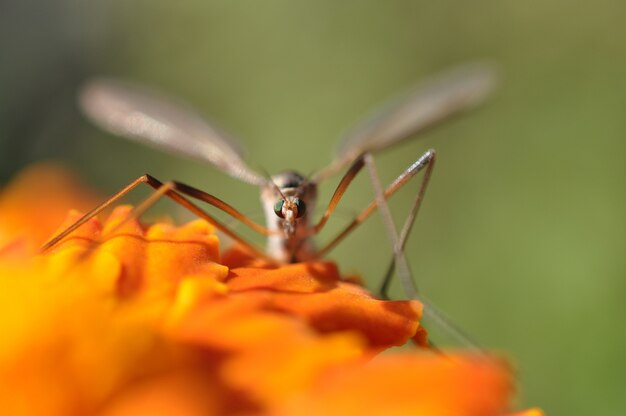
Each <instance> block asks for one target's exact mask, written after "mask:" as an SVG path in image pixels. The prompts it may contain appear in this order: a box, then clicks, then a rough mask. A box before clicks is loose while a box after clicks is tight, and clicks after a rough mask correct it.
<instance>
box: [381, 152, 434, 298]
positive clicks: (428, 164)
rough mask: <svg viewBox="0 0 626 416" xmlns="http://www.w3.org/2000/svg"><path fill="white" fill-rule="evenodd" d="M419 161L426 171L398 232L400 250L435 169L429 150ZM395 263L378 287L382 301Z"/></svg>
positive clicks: (431, 153) (388, 269)
mask: <svg viewBox="0 0 626 416" xmlns="http://www.w3.org/2000/svg"><path fill="white" fill-rule="evenodd" d="M420 159H424V165H425V166H426V170H425V171H424V175H423V176H422V181H421V184H420V188H419V191H418V192H417V194H416V195H415V199H414V200H413V203H412V204H411V209H410V211H409V214H408V215H407V217H406V220H405V221H404V225H403V226H402V230H401V231H400V236H399V237H398V240H399V241H398V243H399V244H400V248H401V249H402V250H404V246H405V245H406V242H407V239H408V237H409V234H410V232H411V230H412V229H413V224H415V218H417V214H418V212H419V209H420V207H421V205H422V201H423V200H424V194H425V193H426V188H428V183H429V182H430V177H431V175H432V173H433V169H434V168H435V160H436V158H435V151H434V150H430V151H428V152H426V153H425V154H424V155H423V156H422V157H420ZM395 264H396V262H395V261H394V258H392V259H391V261H390V262H389V266H388V267H387V272H386V273H385V277H384V278H383V280H382V283H381V285H380V289H379V293H380V295H381V297H382V298H383V299H388V298H389V297H388V290H389V284H390V283H391V277H392V276H393V271H394V268H395Z"/></svg>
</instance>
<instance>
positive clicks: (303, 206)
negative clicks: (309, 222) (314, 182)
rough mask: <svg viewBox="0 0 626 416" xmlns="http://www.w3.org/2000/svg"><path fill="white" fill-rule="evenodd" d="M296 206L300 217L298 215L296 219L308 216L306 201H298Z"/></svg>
mask: <svg viewBox="0 0 626 416" xmlns="http://www.w3.org/2000/svg"><path fill="white" fill-rule="evenodd" d="M295 205H296V209H297V210H298V215H296V218H300V217H302V216H303V215H304V214H306V204H305V203H304V201H302V200H301V199H296V200H295Z"/></svg>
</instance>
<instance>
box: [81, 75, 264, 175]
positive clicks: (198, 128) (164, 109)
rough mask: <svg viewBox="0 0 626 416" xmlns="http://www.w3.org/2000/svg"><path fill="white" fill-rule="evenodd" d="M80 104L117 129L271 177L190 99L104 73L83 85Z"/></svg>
mask: <svg viewBox="0 0 626 416" xmlns="http://www.w3.org/2000/svg"><path fill="white" fill-rule="evenodd" d="M80 105H81V107H82V109H83V111H84V112H85V114H86V115H87V116H88V117H89V118H90V119H91V120H92V121H94V122H95V123H96V124H97V125H99V126H100V127H102V128H103V129H105V130H107V131H109V132H111V133H113V134H116V135H119V136H123V137H127V138H129V139H132V140H135V141H138V142H140V143H144V144H147V145H150V146H152V147H156V148H159V149H161V150H166V151H170V152H174V153H178V154H180V155H183V156H186V157H191V158H194V159H199V160H202V161H208V162H210V163H212V164H213V165H215V166H216V167H218V168H219V169H221V170H223V171H224V172H226V173H228V174H229V175H231V176H234V177H236V178H238V179H241V180H243V181H245V182H248V183H250V184H254V185H263V184H265V183H266V180H265V178H264V177H263V176H262V175H259V174H258V173H256V172H255V171H253V170H252V169H250V168H249V167H248V166H247V165H246V163H245V162H244V161H243V151H242V148H241V146H240V145H238V144H237V143H236V142H235V141H233V140H232V139H229V138H227V137H226V136H225V135H224V134H223V133H221V132H219V131H218V130H216V129H215V128H214V127H212V126H211V125H209V124H208V123H207V122H206V121H205V120H204V119H203V118H202V117H201V116H199V115H197V114H196V113H195V112H194V111H193V110H191V109H188V108H187V107H186V106H185V105H182V104H178V103H174V101H172V100H171V99H168V98H165V97H163V96H160V95H158V94H157V93H155V92H153V91H150V90H148V89H144V88H141V87H138V86H135V85H132V84H129V83H125V82H122V81H117V80H111V79H98V80H94V81H91V82H90V83H88V84H87V85H86V86H85V87H84V88H83V89H82V91H81V94H80Z"/></svg>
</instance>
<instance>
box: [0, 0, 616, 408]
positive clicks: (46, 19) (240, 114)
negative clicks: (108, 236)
mask: <svg viewBox="0 0 626 416" xmlns="http://www.w3.org/2000/svg"><path fill="white" fill-rule="evenodd" d="M624 21H626V3H623V2H618V1H608V0H600V1H595V2H570V1H565V0H549V1H526V2H519V1H518V2H513V1H475V2H463V1H439V2H428V1H400V0H391V1H389V0H388V1H385V2H382V1H381V2H374V1H355V0H351V1H343V2H334V1H329V0H326V1H316V2H313V1H310V2H304V1H286V0H270V1H264V2H259V1H252V0H246V1H236V2H235V1H225V0H224V1H191V0H186V1H180V2H171V1H162V0H159V1H155V0H151V1H147V0H143V1H122V0H115V1H107V2H105V1H100V2H95V1H92V2H80V1H75V0H74V1H72V0H49V1H36V0H11V1H7V0H5V1H3V2H2V3H0V57H1V58H0V62H1V64H0V91H1V93H0V183H5V182H6V181H8V180H9V178H10V177H11V176H12V175H13V174H14V173H15V172H16V171H18V170H19V169H20V168H22V167H24V166H26V165H28V164H29V163H31V162H34V161H38V160H44V159H54V160H59V161H63V162H65V163H66V164H68V165H70V166H72V167H74V168H75V169H76V170H77V171H78V172H80V174H81V175H82V176H83V177H84V180H85V182H87V183H89V184H91V185H93V186H94V187H96V188H97V189H100V190H101V192H102V194H103V195H106V194H109V193H111V192H113V191H115V190H117V189H119V188H120V187H121V186H122V185H125V184H126V183H128V182H129V181H130V180H132V179H134V178H136V177H137V176H139V175H140V174H142V173H144V172H150V173H152V174H153V175H155V176H156V177H158V178H161V179H172V178H175V179H178V180H181V181H184V182H187V183H189V184H192V185H195V186H198V187H201V188H203V189H206V190H208V191H209V192H212V193H214V194H215V195H217V196H219V197H222V198H223V199H225V200H227V201H231V202H232V203H233V204H234V205H235V206H237V207H239V208H240V209H241V210H242V211H244V212H247V213H249V214H250V215H252V216H253V217H255V218H257V219H259V220H260V219H261V218H260V217H259V215H258V213H259V212H260V210H259V204H258V195H257V190H256V189H254V188H253V187H250V186H249V185H245V184H241V183H238V182H237V181H235V180H234V179H231V178H229V177H226V176H225V175H223V174H221V173H219V172H217V171H215V170H214V169H211V168H210V167H207V166H204V165H202V164H200V163H196V162H188V161H184V160H180V159H177V158H176V157H172V156H169V155H165V154H162V153H158V152H156V151H152V150H147V149H145V148H143V147H141V146H139V145H135V144H132V143H130V142H126V141H123V140H118V139H113V138H111V136H108V135H107V134H105V133H103V132H101V131H99V130H97V129H96V128H95V127H93V126H91V125H90V124H89V123H87V122H86V121H85V120H84V119H83V118H82V117H81V116H80V115H79V113H78V111H77V109H76V106H75V101H74V97H75V93H76V90H77V88H78V86H79V85H80V84H81V82H83V81H84V80H86V79H88V78H90V77H92V76H94V75H98V74H104V75H108V76H115V77H120V78H124V79H129V80H133V81H137V82H141V83H144V84H148V85H152V86H156V87H158V88H159V89H161V90H163V91H167V92H168V93H170V94H172V95H175V96H179V97H182V98H184V100H186V101H188V102H189V103H191V104H192V105H193V106H195V107H196V108H197V109H198V110H199V111H200V112H201V113H203V114H207V115H209V117H210V118H211V119H212V120H216V121H217V122H218V124H219V125H220V126H221V127H222V128H223V129H225V130H227V131H229V132H231V133H232V134H233V135H235V136H238V137H240V138H241V141H242V142H243V143H244V144H245V146H246V147H247V149H248V150H249V156H250V158H249V159H250V160H251V161H252V164H253V166H259V167H263V168H265V169H267V170H268V171H270V172H271V173H276V172H278V171H280V170H282V169H287V168H296V169H298V170H300V171H302V172H303V173H309V172H311V171H313V170H315V169H318V168H319V167H321V166H323V165H325V164H326V163H328V162H329V161H330V160H331V155H332V150H333V149H334V145H335V143H336V142H337V140H338V138H339V137H340V136H341V133H342V132H343V131H345V130H346V129H347V128H349V127H350V126H351V125H352V124H353V123H355V122H356V121H358V120H359V119H360V117H361V116H363V115H364V114H365V113H367V111H368V110H370V109H371V108H372V107H373V106H375V105H376V104H377V103H379V102H380V101H381V100H384V99H386V98H388V97H389V96H390V95H393V94H394V93H397V92H398V91H402V89H403V88H404V87H406V86H408V85H411V84H413V83H414V82H416V81H418V80H419V79H420V78H423V77H425V76H427V75H428V74H431V73H434V72H436V71H438V70H441V69H444V68H447V67H450V66H454V65H455V64H459V63H463V62H466V61H471V60H475V59H476V58H489V59H491V60H493V61H495V62H496V63H498V65H499V66H500V69H501V72H502V83H501V87H500V89H499V90H498V92H497V94H496V95H495V96H494V98H493V99H491V100H490V101H489V103H488V104H487V105H485V106H484V107H482V108H481V109H480V110H478V111H476V112H474V113H473V114H471V115H470V116H468V117H463V118H461V119H458V120H454V121H453V122H450V123H447V124H446V125H445V126H443V127H441V128H438V129H436V130H434V131H431V132H429V133H428V134H426V135H424V136H423V137H422V138H421V139H420V140H414V141H411V142H407V143H405V144H403V145H400V146H398V147H396V148H394V149H391V150H389V151H387V152H384V153H383V154H380V155H379V156H378V158H377V160H378V162H379V164H380V166H379V169H380V171H381V172H382V174H383V177H384V179H385V180H387V181H389V180H391V179H393V178H394V177H395V175H397V174H398V173H400V171H401V170H402V169H403V168H404V167H405V166H408V165H409V164H410V163H411V162H412V161H414V160H415V159H416V158H417V157H418V156H419V155H421V154H422V153H423V152H424V151H425V150H426V149H428V148H430V147H434V148H436V149H437V151H438V156H439V159H438V164H437V168H436V169H435V173H434V176H433V179H432V182H431V186H430V189H429V191H428V195H427V199H426V202H425V204H424V206H423V210H422V212H421V214H420V217H419V218H418V222H417V225H416V227H415V232H414V235H413V239H412V241H411V242H410V244H409V245H408V248H407V251H408V255H409V258H410V261H411V263H412V266H413V269H414V271H415V274H416V276H417V277H418V279H419V284H420V287H421V290H422V292H423V293H425V294H426V295H427V296H428V297H429V298H431V299H432V300H433V301H434V302H435V303H436V304H437V305H439V307H440V308H441V309H442V310H444V311H446V312H447V314H448V315H450V316H451V317H452V318H453V319H454V321H455V322H457V323H458V324H459V325H460V326H461V327H463V328H465V330H466V331H467V332H468V333H470V334H472V336H473V338H475V339H477V340H479V341H480V342H481V343H482V344H484V345H486V346H488V347H489V348H493V349H496V350H502V351H506V353H507V354H508V355H509V356H510V357H512V359H513V360H514V362H515V363H516V366H517V368H518V372H519V377H520V402H521V403H519V405H520V406H530V405H538V406H541V407H542V408H544V409H545V410H547V412H548V413H549V414H552V415H560V414H562V415H573V414H581V415H583V414H594V415H621V414H624V411H625V410H624V408H625V407H626V400H625V398H624V391H625V389H626V359H625V357H624V353H625V352H626V335H625V334H624V326H623V322H624V317H625V316H626V306H625V302H624V296H623V295H624V293H625V291H626V279H625V272H626V267H625V266H626V256H625V255H626V244H625V236H624V234H625V231H626V226H625V220H624V213H625V212H626V186H625V185H626V164H625V163H624V160H625V158H624V156H626V140H625V139H626V116H625V110H626V82H625V78H626V25H624ZM336 180H337V179H333V180H331V181H329V183H327V184H325V186H324V187H323V189H322V196H321V199H322V201H324V200H326V199H327V198H328V197H329V196H330V194H331V193H332V190H333V183H334V182H336ZM408 188H411V189H407V190H405V192H403V193H402V194H400V195H399V196H398V198H396V199H394V202H393V209H394V211H395V212H396V214H397V215H398V219H400V218H401V217H402V214H403V213H404V212H405V211H406V209H407V208H408V203H409V201H410V199H411V197H412V194H411V193H412V192H414V191H415V185H413V186H409V187H408ZM146 194H147V190H145V189H144V190H141V191H137V192H136V193H135V194H134V195H133V197H130V198H129V200H130V201H137V200H139V199H141V198H142V197H144V196H145V195H146ZM371 197H372V192H371V187H370V186H369V184H368V183H367V181H366V175H363V178H360V179H359V180H358V181H357V183H356V185H355V186H354V188H353V189H351V190H350V191H349V193H348V194H347V196H346V201H345V203H342V205H341V207H342V209H341V210H340V211H341V212H340V215H338V216H337V218H335V219H334V220H333V221H332V223H331V224H330V226H329V228H328V230H326V232H325V233H324V235H323V236H321V240H327V239H329V238H330V236H332V235H333V230H337V229H338V227H339V226H340V225H341V224H342V223H345V222H346V221H347V220H348V219H349V218H350V216H351V215H353V213H354V212H356V211H357V210H358V209H359V208H360V207H363V206H364V204H365V203H366V202H367V201H368V200H369V199H370V198H371ZM155 212H157V213H159V212H160V213H163V212H166V213H168V214H169V215H171V216H173V217H174V218H177V219H179V220H183V219H186V218H188V216H187V215H186V214H184V213H183V212H182V211H181V210H180V209H178V208H176V207H174V206H172V205H169V204H167V203H163V204H161V205H160V206H159V207H157V208H155V211H153V214H152V215H154V213H155ZM331 257H332V258H333V259H335V260H337V261H338V262H339V263H340V265H341V268H342V270H343V271H345V272H348V273H350V272H361V273H362V274H363V275H364V276H365V278H366V279H367V280H368V282H370V284H371V285H372V286H375V283H374V282H376V281H377V280H378V279H379V278H380V276H381V274H382V273H383V271H384V269H385V266H386V264H387V262H388V260H389V258H390V249H389V247H388V245H387V243H386V237H385V234H384V231H383V228H382V226H381V221H380V219H379V218H373V219H371V220H370V221H368V224H367V225H366V226H364V227H363V228H362V229H360V230H358V231H357V232H355V234H354V235H352V236H351V237H350V238H348V239H347V240H346V241H345V242H344V243H343V244H342V245H341V246H340V248H338V249H337V250H336V251H335V252H333V253H332V256H331ZM394 293H396V295H397V296H400V291H399V290H398V288H397V287H396V288H394Z"/></svg>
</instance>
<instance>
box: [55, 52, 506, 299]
mask: <svg viewBox="0 0 626 416" xmlns="http://www.w3.org/2000/svg"><path fill="white" fill-rule="evenodd" d="M494 80H495V76H494V71H493V69H492V68H491V67H490V66H488V65H484V64H471V65H465V66H462V67H459V68H456V69H453V70H451V71H448V72H444V73H442V74H440V75H438V76H435V77H434V78H432V79H430V80H428V81H426V82H424V83H422V84H421V85H419V86H418V87H417V88H415V89H412V90H410V91H409V92H408V93H406V94H404V95H402V96H401V97H399V98H397V99H396V100H393V101H391V102H390V103H389V104H387V105H385V106H383V107H381V108H380V109H379V110H378V111H376V112H374V113H373V115H372V116H370V117H369V118H367V119H366V120H365V121H364V122H362V123H361V124H359V125H357V127H356V128H355V129H354V130H352V131H351V132H350V133H348V134H347V135H346V136H345V137H344V138H343V140H342V141H341V142H340V145H339V148H338V152H337V155H336V158H335V160H334V161H333V162H332V163H331V164H330V165H329V166H327V167H326V168H324V169H321V170H320V171H318V172H317V173H315V174H314V175H312V176H311V177H308V178H307V177H305V176H304V175H301V174H299V173H297V172H295V171H286V172H283V173H279V174H277V175H274V176H271V177H267V176H266V175H262V174H260V173H258V172H256V171H255V170H254V169H252V168H250V167H249V166H248V165H247V164H246V163H245V162H244V159H243V156H242V154H243V152H242V148H241V146H240V145H239V144H238V143H237V142H236V141H234V140H233V139H231V138H228V137H227V136H226V135H225V134H224V133H222V132H221V131H219V130H218V129H216V128H215V127H214V126H212V125H211V124H209V123H208V122H206V121H205V120H204V119H203V118H202V117H200V116H199V115H197V114H196V113H195V112H194V111H192V110H191V109H189V108H187V107H186V106H184V105H182V104H175V103H174V101H172V100H170V99H168V98H165V97H163V96H161V95H159V94H157V93H155V92H153V91H150V90H148V89H144V88H141V87H137V86H134V85H131V84H127V83H124V82H121V81H116V80H107V79H100V80H95V81H92V82H91V83H89V84H87V85H86V86H85V88H84V89H83V90H82V93H81V95H80V104H81V107H82V109H83V111H84V113H85V114H86V115H87V116H88V117H89V118H90V119H91V120H92V121H93V122H95V123H96V124H97V125H99V126H100V127H102V128H103V129H104V130H107V131H109V132H111V133H114V134H117V135H119V136H123V137H126V138H128V139H131V140H135V141H138V142H141V143H144V144H147V145H150V146H153V147H156V148H159V149H162V150H165V151H169V152H172V153H177V154H180V155H182V156H186V157H191V158H195V159H199V160H201V161H205V162H208V163H210V164H211V165H213V166H215V167H217V168H218V169H220V170H222V171H223V172H225V173H227V174H229V175H231V176H233V177H235V178H237V179H239V180H241V181H244V182H247V183H249V184H251V185H255V186H258V187H260V190H261V201H262V204H263V209H264V212H265V218H266V224H265V225H262V224H258V223H256V222H255V221H253V220H251V219H250V218H249V217H247V216H246V215H244V214H242V213H241V212H240V211H238V210H237V209H235V208H234V207H233V206H231V205H230V204H228V203H226V202H224V201H222V200H221V199H219V198H217V197H216V196H214V195H211V194H209V193H207V192H204V191H202V190H200V189H197V188H194V187H192V186H189V185H186V184H184V183H181V182H177V181H170V182H161V181H160V180H158V179H156V178H155V177H153V176H151V175H148V174H146V175H143V176H141V177H139V178H137V179H136V180H134V181H133V182H131V183H130V184H128V185H127V186H126V187H124V188H123V189H121V190H120V191H119V192H117V193H116V194H114V195H113V196H111V197H110V198H109V199H107V200H106V201H104V202H103V203H102V204H100V205H99V206H97V207H96V208H94V209H93V210H92V211H90V212H88V213H87V214H85V216H83V217H82V218H81V219H79V220H78V221H77V222H76V223H75V224H73V225H72V226H70V227H69V228H67V229H66V230H64V231H63V232H61V233H60V234H58V235H57V236H56V237H54V238H53V239H51V240H50V241H49V242H47V243H46V244H45V245H44V247H43V250H47V249H49V248H51V247H53V246H54V245H55V244H57V243H58V242H60V241H61V240H62V239H63V238H65V237H66V236H67V235H69V234H70V233H71V232H72V231H74V230H75V229H76V228H78V227H80V226H81V225H82V224H84V223H85V222H86V221H87V220H89V219H90V218H91V217H93V216H95V215H97V214H98V213H100V212H101V211H102V210H103V209H105V208H106V207H108V206H109V205H111V204H113V203H114V202H116V201H117V200H119V199H120V198H122V197H123V196H124V195H126V194H127V193H128V192H130V191H131V190H132V189H133V188H135V187H136V186H138V185H139V184H141V183H145V184H147V185H149V186H151V187H152V188H154V189H155V190H156V193H155V194H153V196H152V197H151V198H149V200H146V201H145V203H144V204H142V205H143V206H144V208H145V206H148V205H150V204H151V203H153V202H154V201H155V200H156V199H158V198H159V197H161V196H163V195H165V196H168V197H170V198H171V199H173V200H174V201H176V202H177V203H179V204H181V205H182V206H184V207H185V208H187V209H189V210H190V211H192V212H193V213H195V214H197V215H198V216H199V217H202V218H204V219H206V220H207V221H208V222H210V223H212V224H213V225H214V226H215V227H216V228H217V229H219V230H220V231H222V232H223V233H225V234H226V235H228V236H229V237H230V238H232V239H233V240H234V241H236V242H238V243H240V244H242V245H244V246H246V247H247V248H248V249H249V250H251V251H252V252H253V253H255V254H256V255H258V256H260V257H264V258H266V259H268V260H271V261H274V262H277V263H287V262H298V261H306V260H312V259H316V258H320V257H323V256H325V255H326V254H327V253H328V252H329V251H330V250H331V249H332V248H333V247H335V246H336V245H337V244H338V243H339V242H340V241H341V240H343V239H344V238H345V237H346V236H347V235H348V234H349V233H350V232H352V231H353V230H354V229H355V228H356V227H357V226H358V225H359V224H361V223H362V222H363V221H365V220H366V219H367V218H368V217H369V216H370V215H371V214H372V213H373V212H375V211H376V209H379V210H380V212H381V214H382V215H383V219H384V220H385V223H386V228H387V230H388V234H389V237H390V240H391V242H392V247H393V251H394V258H395V261H394V263H392V266H391V267H394V266H393V265H395V267H396V269H397V271H398V275H399V276H400V277H401V280H402V281H403V285H404V288H405V291H406V292H407V296H409V297H418V295H417V290H416V288H415V284H414V283H413V279H412V276H411V274H410V270H409V269H408V265H407V263H406V259H405V258H404V253H403V247H404V243H405V241H406V239H407V237H408V234H409V232H410V229H411V226H412V224H413V222H414V220H415V217H416V214H417V211H418V209H419V206H420V204H421V201H422V199H423V196H424V192H425V190H426V187H427V185H428V180H429V178H430V174H431V172H432V169H433V166H434V160H435V152H434V150H428V151H427V152H425V153H424V154H423V155H421V156H420V157H419V158H418V159H417V160H416V161H415V163H413V164H411V165H410V166H409V167H408V168H407V169H406V170H405V171H404V172H402V173H401V174H400V175H399V176H398V177H397V178H396V179H395V180H394V181H393V182H392V183H391V184H390V185H388V186H387V187H386V188H383V187H382V185H381V184H380V181H379V180H378V175H377V173H376V169H375V165H374V162H373V158H372V154H373V153H376V152H378V151H381V150H384V149H385V148H388V147H389V146H391V145H394V144H396V143H398V142H400V141H402V140H405V139H408V138H411V137H413V136H415V135H417V134H418V133H421V132H423V131H425V130H427V129H428V128H431V127H433V126H435V125H436V124H438V123H440V122H442V121H444V120H446V119H448V118H449V117H451V116H453V115H455V114H459V113H462V112H465V111H466V110H469V109H471V108H473V107H475V106H476V105H478V104H479V103H481V102H482V101H483V99H484V98H485V97H486V96H487V95H488V93H489V92H490V91H491V90H492V88H493V86H494ZM363 167H367V168H368V170H369V172H370V176H371V178H372V184H373V186H374V189H375V193H376V198H375V200H374V201H372V202H371V203H370V204H369V205H368V206H367V207H365V208H364V209H363V210H362V211H361V212H360V213H359V214H358V215H357V216H356V217H355V218H354V219H353V220H352V221H351V222H350V223H349V224H348V225H347V226H346V227H345V228H344V229H343V230H342V231H341V232H339V234H338V235H337V236H335V237H334V238H332V239H331V240H330V242H329V243H327V244H326V245H324V246H322V247H319V248H317V247H316V246H315V244H314V242H313V237H314V236H315V235H316V234H318V233H319V232H320V231H321V230H322V229H323V228H324V226H325V224H326V222H327V220H328V219H329V217H330V216H331V215H332V213H333V211H334V210H335V208H336V207H337V204H338V203H339V201H340V199H341V198H342V196H343V194H344V193H345V191H346V189H347V188H348V186H349V185H350V183H351V181H352V180H353V179H354V178H355V176H356V175H357V174H358V173H359V172H360V171H361V170H362V169H363ZM344 170H345V173H344V175H343V177H342V178H341V180H340V181H339V184H338V185H337V187H336V189H335V192H334V194H333V196H332V197H331V199H330V201H329V202H328V204H327V206H326V209H325V211H324V212H323V214H322V216H321V217H320V219H319V220H317V222H315V223H314V222H313V221H312V213H314V212H315V204H316V199H317V186H318V183H320V182H322V181H324V180H327V179H328V178H330V177H331V176H333V175H335V174H337V173H339V172H340V171H344ZM420 171H424V175H422V180H421V184H420V187H419V190H418V192H417V194H416V198H415V200H414V202H413V205H412V207H411V210H410V214H409V216H408V218H407V219H406V220H405V223H404V226H403V227H402V230H401V232H400V233H399V234H398V233H397V231H396V228H395V225H394V224H393V220H392V219H391V216H390V214H389V210H388V207H387V204H386V201H387V199H389V198H390V197H391V196H392V195H393V194H394V193H395V192H396V191H397V190H398V189H400V188H401V187H402V186H403V185H405V184H406V183H407V182H408V181H410V180H411V179H412V178H413V177H415V176H416V175H417V173H419V172H420ZM192 199H193V200H199V201H202V202H205V203H208V204H209V205H212V206H214V207H215V208H217V209H219V210H222V211H224V212H225V213H226V214H228V215H230V216H231V217H233V218H234V219H236V220H238V221H240V222H241V223H243V224H244V225H246V226H248V227H249V228H251V229H252V230H254V231H256V232H258V233H260V234H262V235H264V236H266V237H267V246H266V250H265V251H262V250H260V249H258V248H257V247H256V246H255V245H253V244H251V243H249V242H248V241H246V240H245V239H243V238H241V237H240V236H239V235H238V234H237V233H235V232H234V231H232V230H231V229H230V228H229V227H227V226H226V225H224V224H223V223H221V222H220V221H218V220H217V219H216V218H215V217H214V216H213V215H211V214H209V213H208V212H206V211H205V210H203V209H201V208H200V207H199V206H198V205H196V203H194V202H193V201H192ZM144 208H142V207H141V206H140V207H138V208H137V211H141V210H142V209H144ZM391 267H390V270H391ZM390 275H391V271H390V272H389V273H388V274H387V278H386V279H385V283H384V284H383V288H384V289H385V290H386V285H387V283H388V281H389V276H390ZM420 299H421V298H420Z"/></svg>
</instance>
